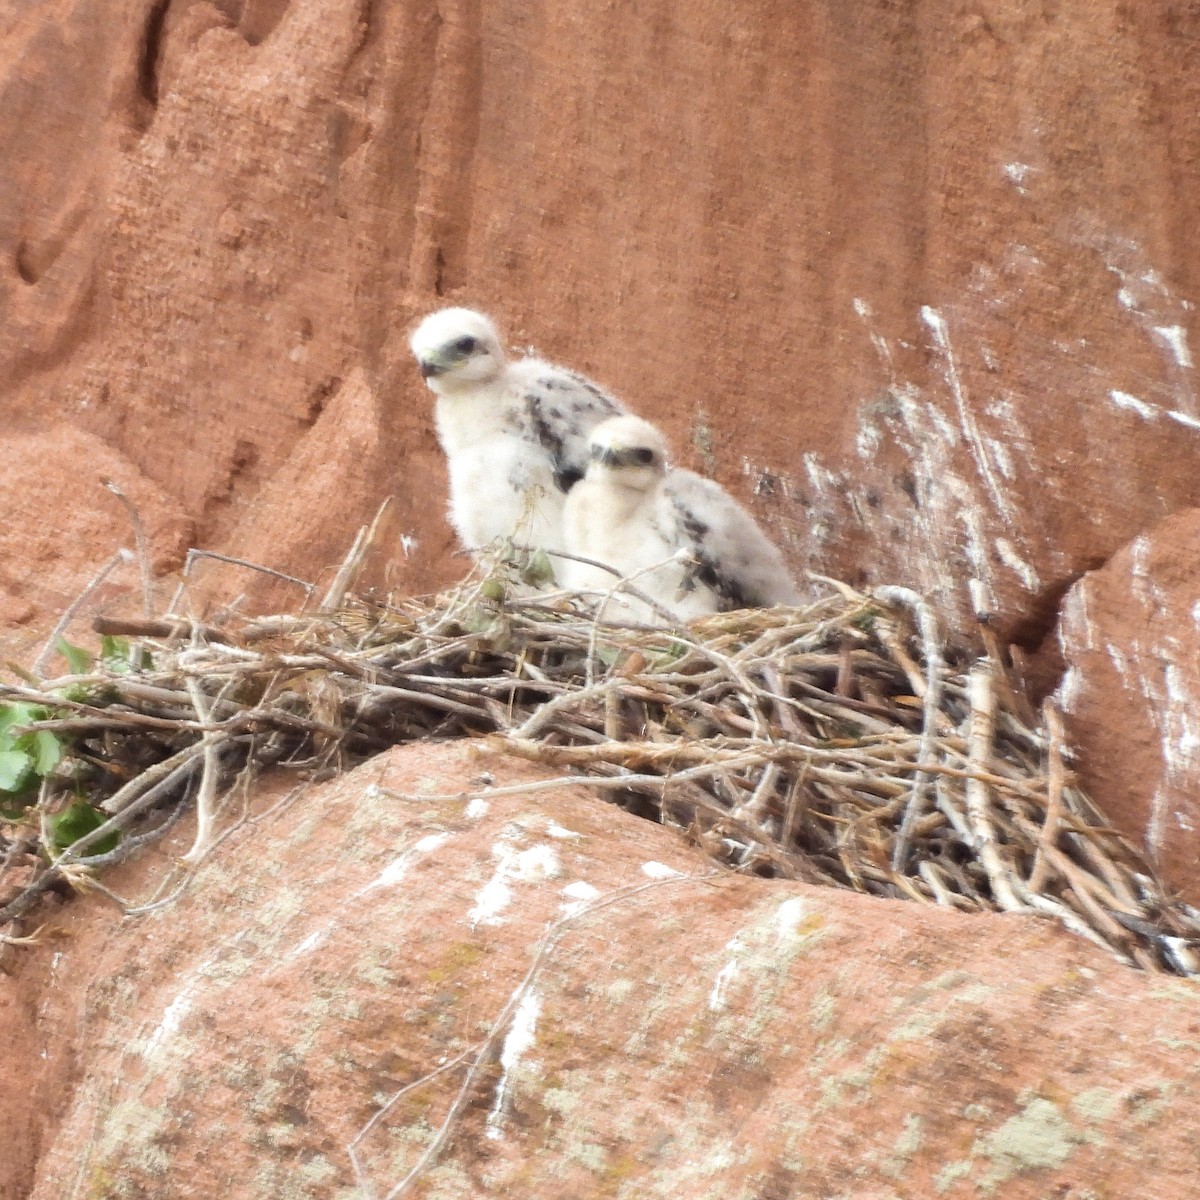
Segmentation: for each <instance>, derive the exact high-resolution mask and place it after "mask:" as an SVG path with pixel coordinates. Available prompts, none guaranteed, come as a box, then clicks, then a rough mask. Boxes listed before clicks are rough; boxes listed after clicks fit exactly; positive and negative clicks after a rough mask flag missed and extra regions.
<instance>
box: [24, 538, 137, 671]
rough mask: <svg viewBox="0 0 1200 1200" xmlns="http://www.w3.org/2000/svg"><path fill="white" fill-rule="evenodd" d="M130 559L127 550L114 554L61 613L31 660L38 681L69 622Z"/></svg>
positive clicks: (31, 668) (31, 669)
mask: <svg viewBox="0 0 1200 1200" xmlns="http://www.w3.org/2000/svg"><path fill="white" fill-rule="evenodd" d="M131 557H132V555H131V554H130V553H129V551H128V550H118V551H117V552H116V554H114V555H113V556H112V558H110V559H109V560H108V562H106V563H105V564H104V566H102V567H101V568H100V570H99V571H97V572H96V574H95V576H94V577H93V578H92V580H91V582H90V583H88V584H87V586H86V587H85V588H84V589H83V591H82V592H80V593H79V595H78V596H76V597H75V599H74V600H72V601H71V603H70V604H69V605H68V606H67V608H66V609H65V611H64V612H63V615H62V616H61V617H59V618H58V621H57V622H56V623H55V626H54V628H53V629H52V630H51V631H50V636H49V637H48V638H47V639H46V643H45V645H44V646H42V649H41V652H40V653H39V654H38V656H37V658H35V659H34V660H33V666H32V667H30V671H31V672H32V673H33V674H34V675H36V676H37V677H38V678H39V679H41V678H42V677H43V676H44V675H45V668H46V660H47V659H49V657H50V655H51V653H52V652H53V650H54V649H55V647H56V645H57V643H58V639H59V638H60V637H62V635H63V634H64V633H65V632H66V631H67V628H68V626H69V625H70V624H71V622H72V621H73V620H75V616H76V614H77V613H78V612H79V610H80V609H81V608H82V607H83V606H84V605H85V604H86V603H87V602H88V600H90V599H91V597H92V595H93V593H94V592H95V591H96V589H97V588H98V587H99V586H100V585H101V584H102V583H103V582H104V581H105V580H106V579H107V578H108V577H109V576H110V575H111V574H112V573H113V571H114V570H115V569H116V568H117V566H118V565H119V564H120V563H123V562H128V561H129V559H130V558H131Z"/></svg>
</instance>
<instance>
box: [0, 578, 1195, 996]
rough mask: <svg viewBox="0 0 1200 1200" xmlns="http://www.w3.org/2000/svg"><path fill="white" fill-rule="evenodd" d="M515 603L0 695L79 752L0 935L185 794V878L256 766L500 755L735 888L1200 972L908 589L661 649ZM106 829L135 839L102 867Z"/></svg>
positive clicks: (360, 609) (357, 606)
mask: <svg viewBox="0 0 1200 1200" xmlns="http://www.w3.org/2000/svg"><path fill="white" fill-rule="evenodd" d="M826 582H827V583H830V584H832V581H826ZM512 584H513V581H512V580H511V579H510V578H508V577H507V576H506V575H505V574H504V573H503V572H500V573H493V574H491V575H489V576H488V577H486V578H484V579H482V580H472V581H468V583H466V584H464V585H462V587H460V588H458V589H456V590H454V591H452V592H449V593H446V594H442V595H439V596H436V597H433V598H432V599H425V600H420V599H407V600H403V601H400V602H397V603H393V604H390V605H381V604H373V603H370V602H368V601H365V600H350V601H347V602H342V603H340V604H339V606H338V608H337V610H336V611H325V612H318V613H311V614H300V615H296V616H281V617H272V618H263V619H259V620H251V621H241V622H239V623H229V624H227V625H225V626H223V627H221V628H212V627H206V626H202V625H200V624H198V623H196V622H192V621H188V620H181V619H177V618H172V617H168V618H164V619H163V620H161V621H147V622H132V623H123V624H116V623H113V622H97V628H98V629H99V630H100V631H101V632H109V633H113V632H124V633H126V634H130V635H132V636H135V637H137V638H138V639H139V642H138V647H140V648H141V650H140V655H141V656H140V658H139V650H138V649H137V648H135V653H134V655H133V658H134V660H135V661H137V662H139V663H140V669H137V670H132V671H131V670H129V669H128V666H127V664H111V663H110V664H108V665H107V666H103V667H101V668H99V669H97V670H95V671H93V672H92V673H90V674H88V675H85V676H71V677H66V678H62V679H57V680H51V681H47V682H45V683H44V684H40V685H36V686H34V685H32V684H31V685H30V686H9V685H0V703H4V702H6V701H14V700H16V701H26V702H28V701H31V700H33V701H36V702H37V703H38V704H41V705H45V706H47V707H49V708H51V709H53V711H54V713H55V717H54V719H52V720H49V721H45V722H42V723H41V724H40V726H39V727H40V728H43V729H46V730H49V731H52V732H54V733H55V734H56V735H57V736H59V737H60V738H63V739H68V745H69V754H68V758H67V759H66V760H65V763H64V765H63V766H62V767H60V768H59V769H58V771H57V772H56V773H55V774H54V775H52V776H51V777H50V778H48V779H47V780H45V781H44V783H43V786H42V789H41V795H40V797H39V800H38V803H37V804H36V805H35V806H34V807H32V808H31V809H30V810H29V813H30V814H32V815H33V816H40V818H41V829H42V833H41V835H40V836H39V834H38V832H36V831H35V830H33V829H32V826H33V825H34V824H36V822H35V821H31V820H29V819H28V817H27V819H26V821H25V822H24V823H16V824H10V825H9V826H8V828H7V831H6V832H4V833H3V835H2V840H0V898H4V897H5V896H6V895H7V897H8V902H7V904H4V905H3V907H0V930H2V929H4V928H11V925H12V922H14V921H16V920H17V919H18V918H20V917H22V916H23V915H25V914H26V913H27V912H29V911H30V910H31V909H32V908H33V906H34V905H35V904H36V900H37V897H38V895H39V894H41V893H42V892H43V891H45V890H46V889H47V888H48V887H51V886H54V885H55V884H56V883H58V884H61V883H62V882H63V881H66V882H72V883H79V882H83V881H84V880H85V879H86V878H91V877H92V875H93V872H94V870H95V868H97V867H100V866H103V865H106V864H107V863H110V862H113V861H116V860H118V859H120V858H122V857H129V856H130V854H132V853H134V852H136V850H137V848H138V847H139V846H141V845H143V844H145V843H146V842H147V841H149V840H152V839H153V838H154V837H155V836H158V835H159V834H160V833H161V831H162V829H163V828H164V827H165V823H166V822H167V821H169V820H171V819H173V815H174V814H177V813H178V811H179V810H180V808H181V806H182V804H183V802H184V801H185V800H188V799H191V798H195V799H196V801H197V806H198V809H199V820H198V825H199V829H198V833H197V845H196V847H194V848H193V852H192V854H191V855H189V856H188V858H187V859H186V860H185V861H195V859H196V858H197V857H198V856H199V855H200V854H202V853H203V852H204V850H205V849H206V847H207V846H209V845H211V843H212V840H213V837H214V831H215V826H214V822H218V821H219V817H218V816H217V815H216V813H217V801H218V798H219V796H220V794H221V793H222V792H223V791H225V790H226V789H228V788H229V787H230V785H231V784H232V783H234V782H237V783H239V784H241V785H245V784H247V783H248V782H250V780H251V779H252V778H253V777H254V775H255V774H256V773H257V772H259V771H261V770H263V769H264V768H266V767H270V766H276V767H280V768H285V769H288V770H293V771H299V772H304V773H308V774H309V775H311V774H312V773H314V772H328V771H330V770H338V769H342V768H344V767H346V766H348V765H351V764H352V763H354V762H357V761H361V760H362V759H364V758H366V757H367V756H369V755H371V754H373V753H376V752H378V751H380V750H382V749H384V748H386V747H389V746H392V745H395V744H397V743H401V742H406V741H412V740H416V739H423V738H439V739H444V738H456V737H465V736H479V735H491V741H492V743H493V745H494V746H495V747H496V748H497V749H500V750H503V751H507V752H509V753H512V754H516V755H519V756H520V757H522V758H526V759H530V760H534V761H537V762H540V763H545V764H549V765H551V766H553V767H558V768H563V769H564V776H565V778H566V779H568V780H569V781H570V782H573V783H579V782H585V783H588V784H590V785H592V786H594V787H596V788H597V789H602V790H603V792H604V794H606V795H607V796H608V797H609V798H610V799H612V800H614V801H616V802H617V803H620V804H622V805H623V806H624V807H626V808H628V809H630V810H631V811H634V812H637V813H639V814H640V815H643V816H649V817H652V818H653V819H657V820H661V821H662V822H663V823H665V824H669V825H674V826H677V827H680V828H682V829H684V830H686V831H688V832H689V833H690V834H691V835H692V837H694V839H695V840H696V841H697V842H698V843H699V844H700V845H701V846H703V847H704V848H705V850H706V851H707V852H708V853H709V854H710V855H711V856H712V857H713V858H715V859H717V860H719V861H720V862H722V863H725V864H727V865H728V866H730V867H733V868H736V869H739V870H742V871H748V872H753V873H756V874H759V875H764V876H776V877H784V878H795V879H803V880H806V881H809V882H812V883H822V884H827V885H832V886H837V887H847V888H851V889H853V890H855V891H859V892H867V893H871V894H873V895H878V896H888V897H893V898H900V899H908V900H913V901H917V902H919V903H926V904H940V905H946V906H948V907H952V908H956V909H960V910H963V911H976V910H984V909H993V910H994V909H1001V910H1005V911H1011V912H1028V913H1035V914H1041V915H1043V916H1047V917H1050V918H1053V919H1056V920H1058V921H1060V922H1061V923H1062V924H1063V925H1065V926H1066V927H1067V928H1068V929H1070V930H1072V931H1073V932H1075V933H1077V934H1079V935H1081V936H1083V937H1085V938H1087V939H1089V940H1090V941H1092V942H1094V943H1096V944H1098V945H1100V946H1102V947H1103V948H1104V949H1106V950H1108V951H1109V952H1110V953H1112V954H1113V955H1115V956H1116V957H1117V958H1119V959H1120V960H1121V961H1123V962H1125V963H1128V964H1130V965H1135V966H1140V967H1143V968H1146V969H1149V970H1165V971H1169V972H1174V973H1179V974H1195V973H1197V972H1198V971H1200V953H1198V952H1197V947H1198V946H1200V914H1197V913H1196V912H1195V911H1194V910H1192V909H1189V908H1187V907H1186V906H1183V905H1180V904H1177V903H1174V902H1173V901H1172V900H1171V899H1170V898H1169V897H1168V895H1167V893H1166V891H1165V889H1164V888H1163V886H1162V885H1161V884H1160V883H1159V882H1158V881H1157V879H1156V877H1155V874H1154V872H1153V871H1152V869H1151V868H1150V867H1149V866H1148V865H1147V863H1146V862H1145V860H1144V859H1143V858H1142V857H1140V856H1139V855H1138V853H1137V852H1136V851H1135V850H1134V849H1133V848H1132V847H1131V846H1130V845H1129V844H1128V843H1127V842H1125V841H1124V840H1123V839H1122V838H1121V837H1120V836H1118V835H1117V834H1116V833H1115V832H1114V831H1113V830H1112V829H1110V828H1109V827H1108V826H1107V823H1106V822H1105V821H1104V819H1103V817H1102V816H1101V815H1100V814H1099V813H1098V812H1097V810H1096V809H1095V807H1094V806H1093V805H1092V804H1091V803H1090V802H1089V800H1088V799H1087V797H1086V796H1085V795H1084V794H1083V793H1082V792H1081V791H1080V790H1079V789H1078V788H1077V787H1076V786H1075V785H1074V783H1073V782H1072V777H1071V773H1070V772H1069V771H1067V770H1066V769H1065V768H1064V765H1063V762H1062V752H1061V730H1060V729H1059V726H1058V718H1057V714H1056V713H1055V712H1054V711H1053V709H1051V708H1049V707H1047V708H1045V709H1044V713H1043V721H1042V722H1041V723H1040V724H1041V727H1040V728H1039V727H1037V726H1038V725H1039V722H1038V721H1037V719H1036V718H1035V715H1034V714H1033V713H1032V712H1031V711H1030V710H1029V709H1028V706H1027V704H1025V703H1024V702H1023V701H1022V699H1021V697H1020V696H1019V694H1018V692H1017V690H1016V689H1014V688H1013V687H1012V686H1011V685H1010V683H1009V681H1008V678H1007V676H1006V673H1005V668H1004V666H1003V665H1002V664H1001V662H1000V661H999V660H998V655H997V654H995V653H993V654H991V655H989V657H986V658H983V659H980V660H976V661H974V662H963V663H957V664H956V663H954V662H948V661H946V659H945V658H944V657H943V654H942V652H941V650H940V647H939V644H938V637H937V628H936V622H935V620H934V618H933V616H932V614H931V613H930V612H929V610H928V609H927V608H926V606H925V605H924V603H923V602H922V601H921V600H920V598H919V597H917V596H916V595H915V594H914V593H912V592H908V591H906V590H905V589H900V588H882V589H878V590H877V591H876V592H875V593H873V594H871V595H865V594H860V593H858V592H855V591H853V590H852V589H850V588H847V587H845V586H844V585H840V584H839V585H832V587H831V591H832V593H833V594H831V595H830V596H829V597H828V598H827V599H825V600H823V601H821V602H819V603H817V604H814V605H812V606H811V607H808V608H804V609H769V610H757V611H741V612H735V613H728V614H723V615H720V616H714V617H711V618H707V619H704V620H702V621H699V622H696V623H694V624H692V625H691V626H690V627H688V628H683V627H680V628H676V629H670V628H668V629H651V628H646V627H633V626H623V627H622V626H612V625H606V624H598V623H597V622H596V620H595V618H594V616H593V615H592V613H591V612H590V611H588V610H587V608H586V607H585V606H582V605H581V604H580V602H579V601H578V600H577V599H574V600H573V599H572V598H570V597H567V596H564V595H562V594H561V593H560V594H541V595H536V596H522V595H520V589H519V588H517V587H514V586H512ZM81 694H83V695H84V697H85V698H83V699H79V698H75V699H68V698H67V696H72V697H79V696H80V695H81ZM535 786H536V785H535ZM80 788H84V789H85V790H86V793H87V796H88V799H89V801H90V802H91V803H92V804H93V805H95V806H97V807H98V808H99V809H101V810H102V811H103V812H104V813H105V814H107V816H108V820H107V822H106V824H105V825H104V826H102V827H101V828H99V829H95V830H93V831H92V832H90V833H88V834H87V835H86V836H85V837H83V838H81V839H80V840H78V841H77V842H76V843H75V844H74V845H72V846H70V847H69V848H67V849H66V851H65V852H63V853H61V854H57V857H56V856H55V853H53V852H51V851H50V850H49V847H48V843H47V839H46V836H45V829H46V825H47V814H49V813H52V812H54V811H55V810H56V809H60V808H62V807H63V806H64V805H65V804H66V803H67V802H68V801H69V800H70V799H71V797H72V796H73V795H75V794H77V793H78V791H79V790H80ZM520 790H529V789H528V786H524V787H522V788H521V789H520ZM481 794H488V793H487V792H486V791H484V792H483V793H481ZM492 794H495V792H494V790H493V792H492ZM163 814H166V815H165V816H164V815H163ZM0 828H2V827H0ZM113 830H117V831H120V832H121V833H122V835H123V840H122V842H121V843H120V844H119V845H118V846H117V848H116V849H115V850H109V851H107V852H106V853H98V852H97V846H98V845H101V844H103V839H104V838H105V837H106V836H109V835H110V834H111V832H112V831H113ZM17 871H21V872H23V875H22V883H23V886H20V887H14V883H13V881H14V880H15V879H16V874H15V873H16V872H17ZM6 874H7V875H9V876H10V878H8V879H6V878H5V875H6ZM30 875H32V878H29V876H30Z"/></svg>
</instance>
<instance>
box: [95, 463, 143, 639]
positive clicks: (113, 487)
mask: <svg viewBox="0 0 1200 1200" xmlns="http://www.w3.org/2000/svg"><path fill="white" fill-rule="evenodd" d="M100 482H101V483H102V484H103V485H104V486H105V487H106V488H107V489H108V490H109V491H110V492H112V494H113V495H114V496H116V498H117V499H118V500H120V502H121V503H122V504H123V505H124V507H125V511H126V512H127V513H128V514H129V524H130V525H132V526H133V538H134V545H136V546H137V554H138V566H139V567H140V568H141V573H142V615H143V616H144V617H146V619H147V620H149V619H150V618H151V617H153V616H154V580H153V578H152V576H151V571H150V543H149V542H148V540H147V538H146V530H145V528H144V527H143V525H142V518H141V515H140V514H139V513H138V510H137V508H136V507H135V505H134V503H133V501H132V500H130V499H129V497H128V496H127V495H125V493H124V492H123V491H122V490H121V489H120V487H118V485H117V484H116V482H115V481H114V480H112V479H101V480H100Z"/></svg>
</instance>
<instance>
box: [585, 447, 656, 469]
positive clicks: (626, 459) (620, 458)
mask: <svg viewBox="0 0 1200 1200" xmlns="http://www.w3.org/2000/svg"><path fill="white" fill-rule="evenodd" d="M653 461H654V451H653V450H650V449H649V448H647V447H645V446H635V447H633V448H632V449H629V450H615V449H613V448H612V447H611V446H593V447H592V462H599V463H606V464H607V465H608V466H610V467H633V466H639V467H645V466H649V465H650V464H651V463H652V462H653Z"/></svg>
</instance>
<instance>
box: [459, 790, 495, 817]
mask: <svg viewBox="0 0 1200 1200" xmlns="http://www.w3.org/2000/svg"><path fill="white" fill-rule="evenodd" d="M490 808H491V805H490V804H488V802H487V801H486V800H484V799H483V797H482V796H476V797H475V798H474V799H473V800H472V801H471V802H470V803H469V804H468V805H467V807H466V812H465V814H464V815H465V816H466V818H467V820H468V821H478V820H479V819H480V818H481V817H486V816H487V815H488V809H490Z"/></svg>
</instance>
